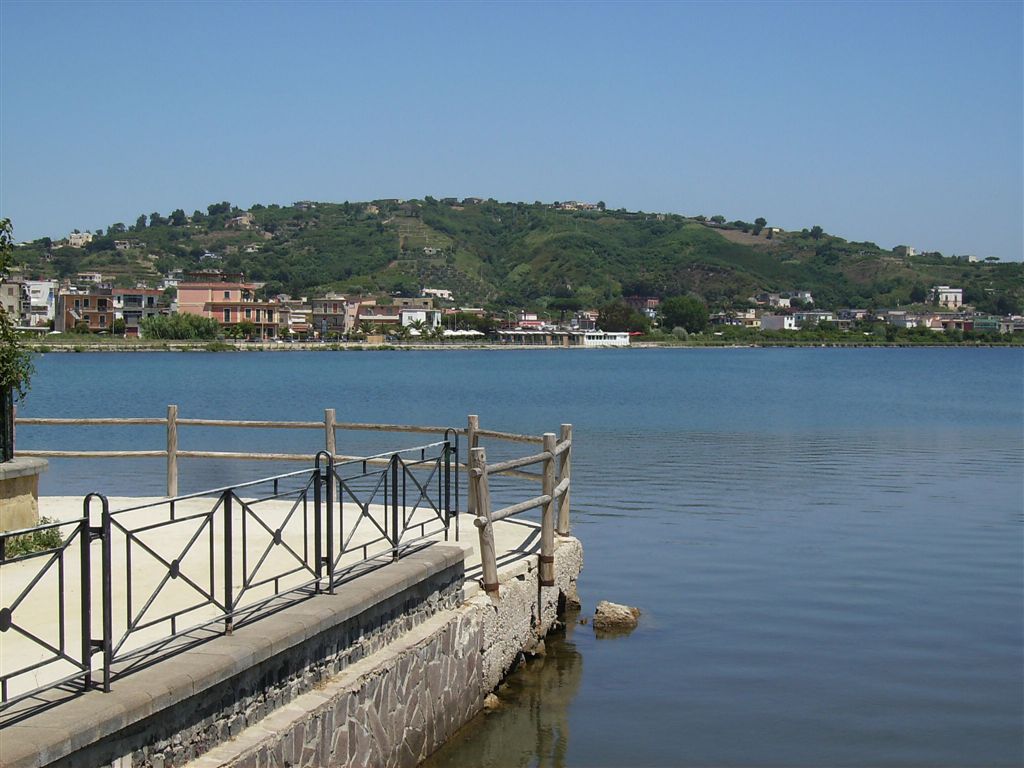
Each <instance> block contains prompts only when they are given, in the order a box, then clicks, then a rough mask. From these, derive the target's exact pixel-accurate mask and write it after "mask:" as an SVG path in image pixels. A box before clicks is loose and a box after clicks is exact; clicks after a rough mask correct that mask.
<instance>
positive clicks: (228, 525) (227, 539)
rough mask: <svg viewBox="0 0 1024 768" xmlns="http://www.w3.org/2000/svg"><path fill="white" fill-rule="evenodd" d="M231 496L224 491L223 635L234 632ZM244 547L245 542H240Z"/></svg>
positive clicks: (227, 491) (229, 491)
mask: <svg viewBox="0 0 1024 768" xmlns="http://www.w3.org/2000/svg"><path fill="white" fill-rule="evenodd" d="M232 496H233V494H232V492H231V489H230V488H229V489H228V490H226V491H224V614H225V615H224V634H225V635H230V634H231V633H232V631H233V630H234V613H235V606H234V597H233V592H234V584H233V583H232V576H233V573H234V553H233V551H232V533H231V529H232V525H233V522H234V521H233V520H232V517H233V516H234V513H233V510H232V508H231V507H232V504H231V498H232ZM242 546H243V547H244V546H245V542H242Z"/></svg>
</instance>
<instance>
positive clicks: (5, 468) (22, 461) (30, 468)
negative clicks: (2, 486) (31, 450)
mask: <svg viewBox="0 0 1024 768" xmlns="http://www.w3.org/2000/svg"><path fill="white" fill-rule="evenodd" d="M49 466H50V462H48V461H47V460H46V459H33V458H29V457H25V456H15V457H14V458H13V459H11V460H10V461H5V462H3V463H2V464H0V480H10V479H12V478H15V477H29V476H33V475H41V474H42V473H43V472H45V471H46V469H47V467H49Z"/></svg>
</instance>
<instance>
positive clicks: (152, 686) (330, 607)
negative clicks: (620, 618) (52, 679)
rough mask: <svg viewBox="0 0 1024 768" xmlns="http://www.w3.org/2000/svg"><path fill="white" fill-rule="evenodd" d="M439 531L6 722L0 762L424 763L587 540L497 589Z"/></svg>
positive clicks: (551, 609) (521, 570)
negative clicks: (545, 578) (230, 627)
mask: <svg viewBox="0 0 1024 768" xmlns="http://www.w3.org/2000/svg"><path fill="white" fill-rule="evenodd" d="M463 557H464V555H463V551H462V550H461V549H458V548H456V547H450V546H445V545H434V546H430V547H427V548H425V549H424V550H422V551H421V552H418V553H415V554H413V555H410V556H408V557H406V558H403V559H402V560H401V561H398V562H397V563H393V564H390V565H387V566H384V567H382V568H380V569H378V570H377V571H375V572H372V573H369V574H366V575H364V576H361V577H360V578H359V579H357V580H355V581H353V582H350V583H349V584H346V585H344V586H342V587H340V588H339V590H338V594H337V595H333V596H327V595H319V596H316V597H314V598H311V599H310V600H307V601H304V602H302V603H299V604H297V605H294V606H291V607H289V608H287V609H284V610H282V611H280V612H279V613H277V614H274V615H273V616H269V617H266V618H263V619H261V620H259V621H256V622H253V623H252V624H249V625H247V626H242V627H239V628H237V629H236V631H235V633H234V634H233V635H231V636H228V637H218V638H215V639H214V640H211V641H210V642H208V643H205V644H203V645H201V646H199V647H197V648H196V649H193V650H190V651H187V652H185V653H183V654H180V655H178V656H176V657H174V658H172V659H169V660H167V661H164V662H160V663H158V664H155V665H153V666H152V667H150V668H149V669H145V670H142V671H139V672H136V673H134V674H132V675H130V676H127V677H125V678H123V679H120V680H118V681H117V682H116V685H115V686H114V689H113V691H112V692H111V693H109V694H103V693H99V692H92V693H88V694H85V695H83V696H80V697H78V698H77V699H74V700H72V701H69V702H67V703H65V704H62V705H61V706H59V707H56V708H54V709H52V710H49V711H47V712H44V713H41V714H39V715H36V716H34V717H31V718H28V719H27V720H24V721H22V722H20V723H18V724H16V725H11V726H8V727H7V728H5V729H4V730H3V731H2V732H0V765H4V766H12V767H14V766H18V767H19V768H21V767H27V766H32V768H37V767H40V766H47V765H51V766H72V765H73V766H80V765H89V766H93V765H96V766H100V765H103V766H106V765H109V766H117V768H139V767H141V768H179V767H180V766H184V765H188V766H189V767H190V768H209V767H210V766H238V767H242V766H250V767H253V768H255V767H257V766H258V767H259V768H270V767H272V766H277V767H278V768H286V767H291V768H295V767H297V766H308V767H309V768H313V767H314V766H342V765H354V766H355V765H359V766H362V765H380V766H415V765H417V764H418V763H419V762H420V761H421V760H423V759H424V758H425V757H427V756H428V755H429V754H431V753H432V752H433V751H434V750H435V749H437V748H438V747H439V746H440V745H441V744H443V743H444V741H445V740H446V739H448V738H449V737H450V736H451V735H452V734H453V733H454V732H455V731H456V730H457V729H458V728H459V727H460V726H461V725H463V724H464V723H465V722H467V721H468V720H469V719H470V718H472V717H473V715H475V714H476V713H477V712H479V711H480V709H481V708H482V706H483V699H484V696H485V695H486V694H487V693H489V692H490V691H491V690H493V689H494V687H495V686H496V685H497V684H498V682H500V680H501V679H502V677H503V676H504V675H505V674H506V673H507V671H508V670H509V669H510V668H511V667H512V666H513V665H514V664H515V662H516V660H517V658H519V657H520V655H521V654H522V652H523V651H524V650H529V649H530V648H532V647H533V646H534V645H535V644H536V643H537V641H538V639H539V638H540V637H543V635H544V634H546V633H547V631H548V630H550V628H551V627H552V625H553V623H554V621H555V619H556V617H557V610H558V605H559V600H560V596H562V595H575V583H576V578H577V576H578V574H579V571H580V568H581V566H582V548H581V547H580V544H579V542H578V541H577V540H576V539H573V538H568V537H566V538H563V539H560V540H559V546H558V548H557V550H556V563H555V565H556V568H555V570H556V586H554V587H540V586H539V581H538V578H537V575H538V574H537V557H536V556H535V555H525V554H523V555H522V557H521V559H518V560H515V561H514V562H512V563H511V564H506V565H505V566H503V567H502V569H501V597H500V598H497V599H493V598H491V597H489V596H487V595H486V594H484V593H483V592H482V591H481V590H480V589H479V588H478V586H477V584H476V583H475V582H472V581H470V582H466V581H465V580H464V564H463Z"/></svg>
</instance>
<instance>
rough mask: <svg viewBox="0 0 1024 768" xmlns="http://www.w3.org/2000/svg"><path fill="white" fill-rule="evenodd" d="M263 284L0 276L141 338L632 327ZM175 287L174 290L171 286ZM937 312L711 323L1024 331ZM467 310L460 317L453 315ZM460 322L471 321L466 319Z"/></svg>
mask: <svg viewBox="0 0 1024 768" xmlns="http://www.w3.org/2000/svg"><path fill="white" fill-rule="evenodd" d="M262 287H263V286H262V284H261V283H258V282H253V281H247V280H246V279H245V276H244V275H243V274H241V273H225V272H221V271H219V270H210V271H196V272H183V273H175V274H172V275H170V276H169V277H167V278H166V279H165V280H164V281H163V282H162V283H161V285H160V287H158V288H148V287H136V288H121V287H114V286H112V285H110V284H109V283H107V282H105V281H104V278H103V276H102V275H101V274H98V273H81V274H79V275H78V276H77V278H76V279H75V280H63V281H56V280H27V279H22V278H13V279H9V280H7V281H5V282H4V283H3V284H2V285H0V303H2V305H3V307H4V309H5V311H7V312H8V313H10V314H11V315H12V316H14V317H16V318H17V319H18V325H19V326H20V327H21V328H23V329H26V330H33V331H39V332H45V331H48V330H51V329H52V330H53V331H54V332H58V333H62V332H81V333H100V334H104V333H106V334H111V335H118V336H124V337H127V338H139V337H142V336H143V335H144V332H143V321H144V320H145V319H146V318H149V317H153V316H157V315H172V314H178V313H180V314H189V315H197V316H200V317H206V318H211V319H213V320H215V321H216V322H217V323H218V324H219V325H220V326H221V327H222V328H223V330H224V335H225V336H233V337H236V338H247V339H252V340H259V341H268V340H289V339H299V340H326V341H331V340H339V339H348V338H351V337H353V336H355V335H356V334H358V335H359V337H360V338H366V339H367V340H369V341H384V340H388V339H394V338H395V337H402V338H417V337H419V338H432V339H438V338H442V339H448V340H452V339H461V340H466V341H472V340H474V339H479V340H482V339H483V337H485V336H487V334H485V333H484V332H483V331H481V330H478V329H475V328H467V327H465V325H466V323H465V320H466V318H467V317H469V318H480V319H482V320H488V321H489V322H487V323H483V324H478V325H484V326H488V327H490V328H492V329H493V331H492V336H491V338H492V340H493V338H494V337H495V336H496V337H497V340H498V341H500V342H503V343H510V344H518V345H547V346H550V345H557V346H627V345H628V344H629V340H630V334H628V333H615V332H607V333H606V332H603V331H601V330H600V329H599V328H598V312H597V311H596V310H583V311H578V312H574V313H572V314H571V316H569V317H564V316H563V317H559V318H557V319H556V318H555V317H554V316H548V317H544V316H543V315H540V314H537V313H531V312H528V311H522V310H520V311H511V310H506V311H504V312H499V313H487V312H485V311H484V310H483V309H481V308H478V307H458V306H454V304H455V302H454V296H453V295H452V292H451V291H450V290H446V289H442V288H424V289H423V290H422V291H421V295H420V296H418V297H375V298H367V297H362V296H358V297H351V296H344V295H341V294H336V293H327V294H325V295H323V296H317V297H311V298H306V297H303V298H299V299H293V298H291V297H289V296H285V295H279V296H275V297H261V296H260V290H261V289H262ZM168 289H171V290H168ZM931 301H932V304H933V305H934V309H933V310H928V311H922V310H920V309H918V310H916V311H911V310H906V309H886V310H874V311H869V310H867V309H855V308H850V309H840V310H826V309H818V308H816V307H815V305H814V297H813V296H812V295H811V293H810V292H809V291H793V292H790V293H762V294H758V295H756V296H752V297H751V304H752V305H753V306H752V307H751V308H749V309H743V310H738V311H733V312H719V313H715V314H712V315H711V316H710V318H709V320H710V324H711V326H713V327H715V326H742V327H745V328H749V329H752V330H760V331H797V330H800V329H802V328H808V327H817V326H830V327H836V328H839V329H849V328H852V327H854V326H855V325H856V324H858V323H861V322H863V321H865V320H871V321H881V322H884V323H886V324H887V325H891V326H894V327H896V328H904V329H910V328H925V329H929V330H932V331H938V332H951V331H961V332H963V331H976V332H987V333H1001V334H1006V333H1018V332H1024V317H1019V316H1008V317H997V316H990V315H984V314H981V313H977V312H975V311H974V310H973V308H972V307H970V306H967V305H964V303H963V291H962V290H961V289H959V288H952V287H950V286H935V287H934V288H933V289H932V292H931ZM625 302H626V303H627V304H629V305H630V306H631V307H632V308H633V309H634V310H636V311H638V312H640V313H641V314H643V315H645V316H647V317H648V318H649V319H650V320H652V321H655V322H656V321H657V320H658V317H659V315H658V311H659V305H660V300H659V299H658V298H655V297H637V296H633V297H627V298H626V299H625ZM457 318H460V319H461V320H462V322H461V323H457V322H456V319H457ZM459 325H461V326H463V327H459Z"/></svg>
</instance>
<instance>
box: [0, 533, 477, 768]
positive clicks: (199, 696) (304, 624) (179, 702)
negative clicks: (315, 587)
mask: <svg viewBox="0 0 1024 768" xmlns="http://www.w3.org/2000/svg"><path fill="white" fill-rule="evenodd" d="M463 558H464V553H463V551H462V549H460V548H457V547H451V546H445V545H432V546H429V547H426V548H425V549H423V550H421V551H419V552H416V553H414V554H411V555H408V556H407V557H405V558H403V559H402V560H400V561H398V562H396V563H390V564H388V565H385V566H383V567H381V568H379V569H377V570H376V571H372V572H370V573H367V574H365V575H363V576H360V577H359V578H357V579H355V580H353V581H351V582H349V583H347V584H345V585H342V586H341V587H339V588H338V590H337V594H335V595H317V596H315V597H312V598H310V599H308V600H306V601H303V602H302V603H299V604H297V605H294V606H291V607H289V608H286V609H284V610H282V611H280V612H278V613H276V614H273V615H271V616H267V617H264V618H262V619H259V620H257V621H254V622H252V623H251V624H247V625H244V626H242V627H239V628H237V629H236V630H235V633H234V634H233V635H231V636H221V637H216V638H214V639H212V640H210V641H209V642H206V643H204V644H202V645H200V646H199V647H197V648H195V649H194V650H191V651H187V652H185V653H183V654H179V655H177V656H174V657H172V658H170V659H166V660H164V661H161V662H158V663H156V664H154V665H153V666H151V667H149V668H147V669H143V670H140V671H138V672H135V673H133V674H131V675H129V676H127V677H125V678H122V679H120V680H116V681H115V682H114V685H113V690H112V691H111V692H110V693H108V694H104V693H101V692H97V691H92V692H89V693H86V694H84V695H82V696H79V697H77V698H75V699H73V700H71V701H68V702H66V703H63V704H61V705H60V706H58V707H55V708H53V709H51V710H49V711H47V712H43V713H41V714H38V715H36V716H34V717H31V718H27V719H26V720H24V721H22V722H21V723H19V724H17V725H13V726H9V727H7V728H5V729H4V730H3V732H2V735H0V765H3V766H9V767H10V768H30V767H31V768H39V767H41V766H44V765H51V764H57V765H79V764H82V765H85V764H89V765H91V764H101V763H107V764H109V763H110V762H112V760H116V759H119V758H120V757H121V756H122V755H124V754H127V753H128V752H131V751H132V750H134V749H138V748H140V746H141V745H143V744H144V743H145V741H146V739H149V740H153V738H158V737H159V736H160V734H165V733H167V732H173V731H174V728H175V724H174V723H173V722H171V721H172V720H175V719H179V720H187V719H188V718H190V717H192V718H207V719H209V718H210V717H211V715H210V714H209V713H210V711H211V710H212V709H214V708H216V707H218V706H219V707H221V708H222V709H223V708H225V707H226V708H227V709H228V710H230V711H234V710H232V708H231V703H230V702H229V701H228V700H229V699H230V697H231V696H232V695H233V694H234V693H235V692H236V691H238V690H243V691H244V690H246V689H247V687H248V688H252V687H253V685H254V684H253V681H254V680H260V679H261V676H262V678H266V677H268V676H269V677H274V676H277V677H280V676H282V675H283V674H284V672H283V671H282V668H287V669H289V670H291V669H292V668H293V667H295V666H296V665H301V664H302V663H305V662H307V661H309V660H310V659H312V660H314V661H315V659H316V658H317V654H318V653H324V652H328V651H330V650H331V649H335V648H338V647H339V646H343V645H344V637H343V636H341V637H338V636H334V637H331V636H330V635H332V632H333V634H335V635H337V634H338V632H337V630H339V629H340V628H342V627H344V626H345V625H346V624H351V622H352V621H353V620H354V619H357V618H360V617H362V616H364V614H365V615H367V621H366V622H365V623H366V624H367V625H368V626H369V627H370V628H372V627H375V626H376V627H383V625H384V623H385V620H386V617H387V615H388V612H389V611H392V612H393V611H396V610H397V611H401V610H402V608H403V606H406V605H408V604H409V603H410V602H416V601H424V600H426V599H427V598H428V596H429V594H430V593H431V590H436V589H437V588H438V585H456V584H457V585H458V586H459V587H461V582H462V578H463ZM381 616H383V617H384V618H381ZM350 629H351V628H350ZM358 631H359V634H360V635H361V634H362V632H363V631H364V630H363V627H362V626H360V628H359V630H358ZM341 634H342V635H343V634H344V633H341ZM325 649H326V650H325ZM291 654H294V657H295V658H294V659H289V658H288V657H289V655H291ZM282 659H284V661H283V662H282ZM293 687H295V686H293ZM301 693H302V691H301V690H297V689H296V694H295V695H299V694H301ZM177 725H178V726H180V722H179V723H178V724H177ZM179 730H180V728H179ZM101 741H102V742H103V747H102V749H99V750H98V751H97V744H98V743H99V742H101ZM119 742H120V743H119ZM118 750H122V751H120V752H119V751H118ZM125 750H127V751H125ZM83 751H85V752H84V753H83ZM111 755H112V757H111Z"/></svg>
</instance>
